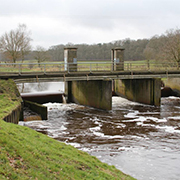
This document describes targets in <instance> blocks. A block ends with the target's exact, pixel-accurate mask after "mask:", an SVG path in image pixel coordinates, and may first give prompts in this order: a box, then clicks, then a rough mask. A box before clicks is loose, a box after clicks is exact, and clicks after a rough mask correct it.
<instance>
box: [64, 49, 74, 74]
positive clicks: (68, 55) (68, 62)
mask: <svg viewBox="0 0 180 180" xmlns="http://www.w3.org/2000/svg"><path fill="white" fill-rule="evenodd" d="M64 70H65V71H68V72H75V71H77V48H75V47H66V48H64Z"/></svg>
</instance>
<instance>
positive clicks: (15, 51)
mask: <svg viewBox="0 0 180 180" xmlns="http://www.w3.org/2000/svg"><path fill="white" fill-rule="evenodd" d="M31 40H32V39H31V38H30V32H28V31H27V27H26V25H25V24H20V25H19V26H18V28H17V29H15V30H11V31H10V32H9V33H7V32H6V33H4V34H3V35H2V36H1V37H0V50H1V51H2V52H3V54H4V55H5V57H6V58H8V59H10V60H11V61H12V62H13V63H16V60H17V59H22V62H23V60H24V56H25V55H26V54H27V53H28V52H29V51H30V50H31V45H30V42H31Z"/></svg>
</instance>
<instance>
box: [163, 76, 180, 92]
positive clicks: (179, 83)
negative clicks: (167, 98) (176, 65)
mask: <svg viewBox="0 0 180 180" xmlns="http://www.w3.org/2000/svg"><path fill="white" fill-rule="evenodd" d="M163 82H164V85H165V86H168V87H171V88H172V89H176V90H178V91H180V78H166V79H163Z"/></svg>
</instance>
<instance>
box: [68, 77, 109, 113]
mask: <svg viewBox="0 0 180 180" xmlns="http://www.w3.org/2000/svg"><path fill="white" fill-rule="evenodd" d="M65 93H66V94H67V98H68V102H74V103H77V104H81V105H86V106H91V107H94V108H98V109H103V110H111V109H112V81H101V80H98V81H73V82H66V86H65Z"/></svg>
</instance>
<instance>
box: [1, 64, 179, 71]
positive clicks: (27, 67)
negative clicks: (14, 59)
mask: <svg viewBox="0 0 180 180" xmlns="http://www.w3.org/2000/svg"><path fill="white" fill-rule="evenodd" d="M118 67H122V68H121V69H119V68H118ZM161 70H162V71H164V70H165V71H170V70H174V71H175V70H176V71H177V70H179V66H178V64H177V63H176V62H173V63H158V62H157V63H148V62H141V63H136V62H134V61H133V62H124V63H117V64H114V63H112V62H111V61H105V62H102V61H101V62H82V61H81V62H77V63H64V62H54V63H0V73H6V74H11V73H19V74H22V73H35V72H41V73H44V74H45V73H61V72H62V73H63V72H68V73H70V72H99V71H101V72H112V71H161Z"/></svg>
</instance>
